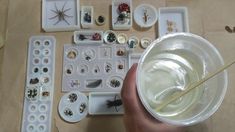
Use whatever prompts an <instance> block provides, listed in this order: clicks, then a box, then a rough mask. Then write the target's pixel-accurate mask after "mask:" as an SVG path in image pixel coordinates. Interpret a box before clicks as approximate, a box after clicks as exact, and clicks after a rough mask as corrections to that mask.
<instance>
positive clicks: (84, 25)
mask: <svg viewBox="0 0 235 132" xmlns="http://www.w3.org/2000/svg"><path fill="white" fill-rule="evenodd" d="M86 13H88V14H89V15H90V16H91V21H90V22H86V21H85V19H84V17H85V15H86ZM81 25H82V28H91V27H93V25H94V8H93V6H81Z"/></svg>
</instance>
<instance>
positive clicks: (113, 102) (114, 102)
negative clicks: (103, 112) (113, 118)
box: [106, 95, 122, 112]
mask: <svg viewBox="0 0 235 132" xmlns="http://www.w3.org/2000/svg"><path fill="white" fill-rule="evenodd" d="M117 97H118V95H115V97H114V100H107V103H106V105H107V108H111V107H114V108H115V110H116V112H118V106H121V105H122V100H121V99H120V98H117Z"/></svg>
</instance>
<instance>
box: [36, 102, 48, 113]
mask: <svg viewBox="0 0 235 132" xmlns="http://www.w3.org/2000/svg"><path fill="white" fill-rule="evenodd" d="M38 110H39V112H46V111H47V105H46V104H40V105H39V108H38Z"/></svg>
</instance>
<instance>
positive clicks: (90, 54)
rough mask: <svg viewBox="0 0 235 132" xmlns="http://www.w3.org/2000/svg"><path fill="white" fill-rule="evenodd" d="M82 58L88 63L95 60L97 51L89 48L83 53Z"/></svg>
mask: <svg viewBox="0 0 235 132" xmlns="http://www.w3.org/2000/svg"><path fill="white" fill-rule="evenodd" d="M82 57H83V59H84V60H86V61H92V60H94V59H95V50H94V49H91V48H88V49H86V50H85V51H83V52H82Z"/></svg>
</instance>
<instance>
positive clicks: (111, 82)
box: [106, 76, 123, 89]
mask: <svg viewBox="0 0 235 132" xmlns="http://www.w3.org/2000/svg"><path fill="white" fill-rule="evenodd" d="M106 83H107V85H108V86H109V87H110V88H113V89H120V88H121V87H122V83H123V79H122V78H121V77H119V76H113V77H110V78H109V79H107V82H106Z"/></svg>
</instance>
